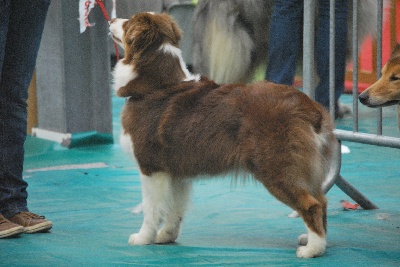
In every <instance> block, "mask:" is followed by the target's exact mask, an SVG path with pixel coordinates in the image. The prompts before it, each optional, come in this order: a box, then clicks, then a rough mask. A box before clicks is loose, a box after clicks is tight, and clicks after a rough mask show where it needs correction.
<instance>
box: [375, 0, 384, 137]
mask: <svg viewBox="0 0 400 267" xmlns="http://www.w3.org/2000/svg"><path fill="white" fill-rule="evenodd" d="M377 12H378V19H377V21H378V25H377V27H378V29H377V30H378V34H377V38H376V42H377V47H376V49H377V52H376V54H377V56H376V76H377V77H376V78H377V79H379V78H380V77H381V71H382V21H383V0H379V2H378V10H377ZM377 113H378V114H377V120H378V121H377V131H376V134H377V135H382V108H379V109H378V111H377Z"/></svg>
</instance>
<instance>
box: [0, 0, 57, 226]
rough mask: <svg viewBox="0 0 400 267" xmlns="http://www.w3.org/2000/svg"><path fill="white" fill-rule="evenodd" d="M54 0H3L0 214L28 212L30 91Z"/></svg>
mask: <svg viewBox="0 0 400 267" xmlns="http://www.w3.org/2000/svg"><path fill="white" fill-rule="evenodd" d="M49 4H50V0H0V214H2V215H4V216H5V217H6V218H10V217H12V216H14V215H15V214H17V213H20V212H23V211H28V208H27V197H28V194H27V191H26V188H27V186H28V185H27V183H26V182H25V181H24V180H23V178H22V168H23V160H24V142H25V139H26V130H27V129H26V128H27V102H26V101H27V98H28V87H29V83H30V80H31V78H32V73H33V70H34V68H35V64H36V57H37V53H38V50H39V45H40V40H41V37H42V32H43V27H44V22H45V18H46V14H47V10H48V7H49Z"/></svg>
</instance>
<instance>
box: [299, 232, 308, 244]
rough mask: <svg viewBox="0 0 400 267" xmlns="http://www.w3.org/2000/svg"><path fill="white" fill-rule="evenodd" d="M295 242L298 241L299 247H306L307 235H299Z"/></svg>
mask: <svg viewBox="0 0 400 267" xmlns="http://www.w3.org/2000/svg"><path fill="white" fill-rule="evenodd" d="M297 241H298V243H299V245H300V246H305V245H307V243H308V235H307V234H302V235H299V237H298V238H297Z"/></svg>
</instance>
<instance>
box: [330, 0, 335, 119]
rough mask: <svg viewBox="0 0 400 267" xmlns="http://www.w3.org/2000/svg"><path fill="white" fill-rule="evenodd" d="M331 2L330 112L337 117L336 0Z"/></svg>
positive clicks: (332, 116) (333, 117) (333, 116)
mask: <svg viewBox="0 0 400 267" xmlns="http://www.w3.org/2000/svg"><path fill="white" fill-rule="evenodd" d="M329 4H330V5H329V113H330V114H331V118H332V119H335V35H336V34H335V0H330V2H329Z"/></svg>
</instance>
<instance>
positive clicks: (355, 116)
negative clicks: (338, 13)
mask: <svg viewBox="0 0 400 267" xmlns="http://www.w3.org/2000/svg"><path fill="white" fill-rule="evenodd" d="M357 30H358V0H353V36H352V37H353V49H352V50H353V131H354V132H358V31H357Z"/></svg>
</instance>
